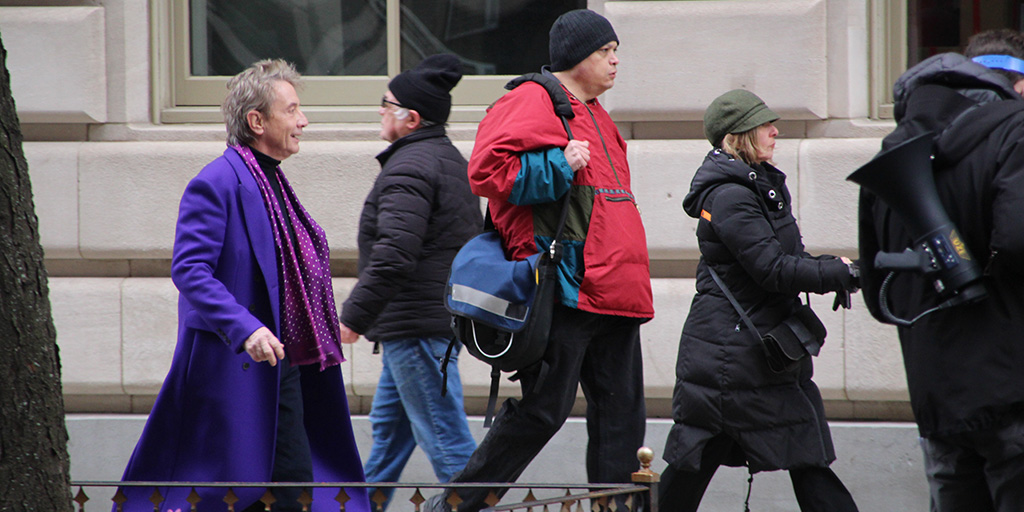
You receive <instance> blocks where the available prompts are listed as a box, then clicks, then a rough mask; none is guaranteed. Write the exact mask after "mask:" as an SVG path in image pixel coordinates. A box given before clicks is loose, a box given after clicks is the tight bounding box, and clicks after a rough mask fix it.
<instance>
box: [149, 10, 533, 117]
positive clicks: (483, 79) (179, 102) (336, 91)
mask: <svg viewBox="0 0 1024 512" xmlns="http://www.w3.org/2000/svg"><path fill="white" fill-rule="evenodd" d="M150 2H151V3H150V8H151V10H150V13H151V15H150V17H151V34H152V37H151V41H150V51H151V56H152V60H151V62H152V63H153V68H152V83H153V106H152V109H153V119H154V120H155V122H156V123H157V124H180V123H221V122H223V117H222V116H221V113H220V103H221V101H222V100H223V98H224V94H225V84H226V82H227V80H228V78H230V77H227V76H193V75H192V73H191V38H190V34H189V23H190V21H191V20H190V13H189V2H188V1H187V0H150ZM386 9H387V21H386V27H387V55H388V75H387V76H383V75H381V76H344V77H333V76H304V77H303V89H302V91H301V92H300V95H301V98H302V104H303V112H304V113H305V114H306V117H308V118H309V120H310V122H320V123H325V122H326V123H347V122H372V123H376V122H378V121H379V120H380V116H379V115H378V113H377V109H378V108H379V107H380V98H381V96H382V95H383V94H384V92H385V91H386V90H387V84H388V82H389V81H390V80H391V78H392V77H394V76H395V75H397V74H398V73H399V70H400V69H401V62H400V51H401V33H400V26H399V19H400V9H401V0H386ZM514 77H515V75H484V76H464V77H463V78H462V80H461V81H460V82H459V84H458V85H457V86H456V87H455V89H453V90H452V112H451V117H450V118H449V122H479V121H480V120H481V119H483V115H484V111H485V109H486V107H487V106H488V105H490V104H491V103H493V102H494V100H496V99H498V98H499V97H500V96H501V95H502V94H503V93H504V92H505V89H504V85H505V84H506V83H507V82H508V81H509V80H511V79H512V78H514ZM340 91H344V93H340ZM339 96H343V97H342V98H340V99H341V100H342V101H341V102H339V101H338V100H339Z"/></svg>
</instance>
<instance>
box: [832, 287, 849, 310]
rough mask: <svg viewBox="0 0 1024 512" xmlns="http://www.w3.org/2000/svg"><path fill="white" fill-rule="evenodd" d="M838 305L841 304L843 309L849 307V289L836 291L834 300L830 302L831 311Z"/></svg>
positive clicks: (836, 308)
mask: <svg viewBox="0 0 1024 512" xmlns="http://www.w3.org/2000/svg"><path fill="white" fill-rule="evenodd" d="M839 306H842V307H843V309H850V290H840V291H838V292H836V300H834V301H833V302H832V311H836V310H838V309H839Z"/></svg>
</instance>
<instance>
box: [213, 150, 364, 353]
mask: <svg viewBox="0 0 1024 512" xmlns="http://www.w3.org/2000/svg"><path fill="white" fill-rule="evenodd" d="M231 148H232V149H234V150H235V151H237V152H238V154H239V155H240V156H241V157H242V160H244V161H245V164H246V165H247V166H248V167H249V172H250V173H252V176H253V178H255V179H256V184H257V185H259V188H260V193H262V194H263V203H264V204H265V205H266V206H267V214H268V215H269V216H270V225H271V227H272V228H273V231H274V243H275V244H276V245H277V257H278V260H279V261H280V262H281V274H282V281H283V282H282V286H281V289H282V296H281V316H282V318H281V343H283V344H284V347H285V353H286V355H287V357H288V359H289V360H290V361H291V364H294V365H299V364H313V363H319V364H320V370H321V371H322V370H324V369H325V368H328V367H330V366H334V365H336V364H340V363H341V362H342V361H344V360H345V357H344V356H343V355H342V353H341V342H340V340H341V328H340V326H339V325H338V313H337V310H336V309H335V307H334V291H333V289H332V286H331V258H330V249H329V248H328V247H327V235H326V234H325V233H324V230H323V228H321V227H320V225H319V224H317V223H316V222H315V221H314V220H313V218H312V217H310V216H309V213H308V212H307V211H306V209H305V208H303V207H302V204H300V203H299V199H298V198H297V197H295V191H294V190H292V187H291V185H290V184H289V183H288V179H287V178H285V176H284V173H283V172H281V168H280V167H278V168H277V170H276V171H277V179H278V181H279V182H280V183H281V196H282V197H283V198H284V203H285V204H284V208H286V209H287V211H288V216H287V217H285V216H284V215H283V212H282V209H281V208H282V206H281V205H280V204H279V203H278V201H277V196H276V195H275V194H274V192H273V190H272V189H271V188H270V182H269V181H268V180H267V177H266V176H265V175H264V174H263V170H262V169H261V168H260V165H259V163H257V162H256V157H255V156H253V154H252V150H250V149H249V148H248V147H245V146H231ZM286 219H291V223H292V228H293V231H294V232H295V241H296V242H298V247H295V244H294V242H293V241H292V237H291V236H289V235H288V226H287V225H285V222H287V220H286Z"/></svg>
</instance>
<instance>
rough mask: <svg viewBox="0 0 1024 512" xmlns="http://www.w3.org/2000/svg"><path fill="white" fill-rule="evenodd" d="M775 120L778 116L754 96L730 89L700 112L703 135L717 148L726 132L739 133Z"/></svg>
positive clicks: (744, 91) (746, 92) (720, 145)
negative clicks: (702, 112)
mask: <svg viewBox="0 0 1024 512" xmlns="http://www.w3.org/2000/svg"><path fill="white" fill-rule="evenodd" d="M778 119H779V115H778V114H776V113H775V112H772V110H771V109H770V108H768V105H765V104H764V101H761V98H758V97H757V95H756V94H754V93H752V92H750V91H747V90H744V89H733V90H731V91H729V92H727V93H725V94H723V95H721V96H719V97H717V98H715V101H712V102H711V105H708V109H707V110H706V111H704V136H705V137H707V138H708V141H710V142H711V145H712V146H714V147H716V148H718V147H722V139H724V138H725V136H726V135H728V134H730V133H743V132H745V131H748V130H753V129H754V128H757V127H758V126H761V125H762V124H764V123H770V122H772V121H776V120H778Z"/></svg>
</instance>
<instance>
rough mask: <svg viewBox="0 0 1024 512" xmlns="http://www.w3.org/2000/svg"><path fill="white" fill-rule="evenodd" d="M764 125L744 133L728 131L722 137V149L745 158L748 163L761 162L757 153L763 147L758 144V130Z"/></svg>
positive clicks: (744, 160)
mask: <svg viewBox="0 0 1024 512" xmlns="http://www.w3.org/2000/svg"><path fill="white" fill-rule="evenodd" d="M762 126H764V125H760V126H756V127H754V128H751V129H750V130H747V131H745V132H742V133H728V134H726V135H725V138H723V139H722V149H723V150H725V152H726V153H729V154H730V155H732V156H734V157H736V158H739V159H740V160H743V162H745V163H746V164H747V165H754V164H756V163H760V162H759V161H758V159H757V153H758V152H759V151H760V150H761V149H763V148H761V147H760V146H758V145H757V130H758V129H760V128H761V127H762ZM769 163H771V162H769Z"/></svg>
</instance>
